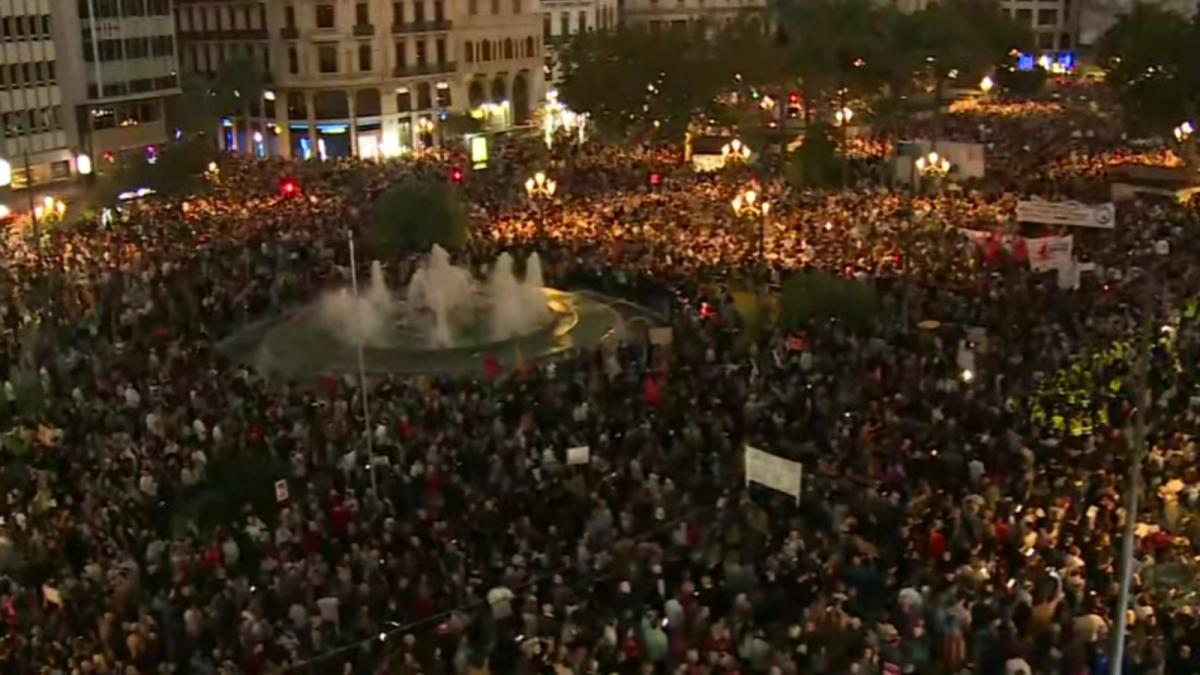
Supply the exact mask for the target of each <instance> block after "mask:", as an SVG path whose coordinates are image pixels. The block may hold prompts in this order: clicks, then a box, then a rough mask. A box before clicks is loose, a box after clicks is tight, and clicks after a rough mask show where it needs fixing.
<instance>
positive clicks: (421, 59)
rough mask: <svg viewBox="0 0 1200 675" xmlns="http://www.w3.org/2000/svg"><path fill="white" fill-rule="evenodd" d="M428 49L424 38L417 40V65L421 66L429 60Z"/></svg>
mask: <svg viewBox="0 0 1200 675" xmlns="http://www.w3.org/2000/svg"><path fill="white" fill-rule="evenodd" d="M428 51H429V50H428V49H427V48H426V45H425V41H424V40H418V41H417V67H418V68H423V67H424V66H425V64H426V63H428V62H429V54H428Z"/></svg>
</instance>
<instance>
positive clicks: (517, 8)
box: [512, 0, 521, 14]
mask: <svg viewBox="0 0 1200 675" xmlns="http://www.w3.org/2000/svg"><path fill="white" fill-rule="evenodd" d="M512 3H513V14H520V13H521V0H512Z"/></svg>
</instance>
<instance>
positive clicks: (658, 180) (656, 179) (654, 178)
mask: <svg viewBox="0 0 1200 675" xmlns="http://www.w3.org/2000/svg"><path fill="white" fill-rule="evenodd" d="M649 182H650V187H652V188H656V187H658V186H660V185H662V174H661V173H659V172H657V171H651V172H650V181H649Z"/></svg>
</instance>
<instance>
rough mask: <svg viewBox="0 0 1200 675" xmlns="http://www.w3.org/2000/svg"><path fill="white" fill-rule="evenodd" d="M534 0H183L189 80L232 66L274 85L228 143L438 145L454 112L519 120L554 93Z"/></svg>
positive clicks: (271, 147) (296, 149)
mask: <svg viewBox="0 0 1200 675" xmlns="http://www.w3.org/2000/svg"><path fill="white" fill-rule="evenodd" d="M532 2H533V0H396V1H394V2H392V1H389V0H367V1H365V2H364V1H356V0H292V1H288V2H272V3H269V4H268V3H263V2H258V1H257V0H234V1H228V0H178V5H177V8H176V18H177V30H178V32H179V35H180V39H181V42H182V45H181V48H180V53H181V57H180V60H181V66H182V69H183V71H184V73H201V74H205V73H207V74H213V73H216V72H219V71H220V69H221V67H222V65H223V63H225V62H226V61H228V60H230V59H232V58H250V59H252V60H253V61H254V62H255V63H256V65H261V68H262V70H263V72H264V73H265V74H266V75H267V77H268V80H269V84H268V85H267V87H268V88H267V90H266V93H265V96H264V100H263V101H254V102H251V104H250V105H249V106H248V108H249V109H250V111H251V114H250V117H251V119H250V121H249V125H248V127H245V128H241V127H242V125H239V124H235V123H233V121H232V120H229V121H227V122H226V125H227V126H226V129H225V132H224V139H223V142H224V145H225V146H226V147H230V148H238V149H242V150H244V151H249V152H253V153H255V154H259V155H273V156H285V157H298V158H308V157H342V156H360V157H366V158H371V157H376V156H392V155H396V154H400V153H403V152H406V151H410V150H414V149H420V148H423V147H429V146H432V145H437V144H438V143H439V142H440V141H441V139H442V138H443V137H444V135H443V131H442V129H441V127H442V125H443V123H444V122H445V121H446V119H447V118H448V117H449V116H450V115H451V114H455V113H468V112H471V111H475V113H476V115H482V116H486V117H487V118H488V119H489V121H491V122H492V123H493V125H508V124H512V123H520V122H522V121H524V120H526V119H528V117H529V115H530V112H531V110H532V106H533V105H534V103H535V102H536V101H537V100H538V99H539V97H541V96H542V95H543V90H544V85H543V78H542V70H541V59H542V40H541V35H540V28H541V25H540V22H539V20H538V15H537V13H536V10H535V8H534V7H533V5H532V4H531V3H532Z"/></svg>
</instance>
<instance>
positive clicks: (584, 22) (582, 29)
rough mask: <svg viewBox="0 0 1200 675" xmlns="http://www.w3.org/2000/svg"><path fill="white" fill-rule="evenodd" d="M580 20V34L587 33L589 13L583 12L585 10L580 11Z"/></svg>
mask: <svg viewBox="0 0 1200 675" xmlns="http://www.w3.org/2000/svg"><path fill="white" fill-rule="evenodd" d="M578 18H579V28H578V30H579V32H580V33H583V32H585V31H587V12H586V11H583V10H580V11H579V17H578Z"/></svg>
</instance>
